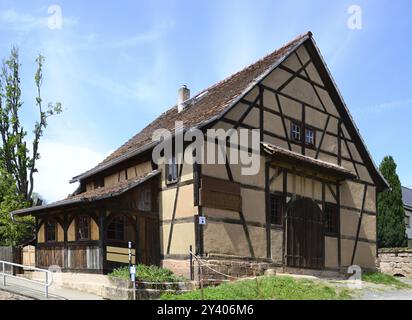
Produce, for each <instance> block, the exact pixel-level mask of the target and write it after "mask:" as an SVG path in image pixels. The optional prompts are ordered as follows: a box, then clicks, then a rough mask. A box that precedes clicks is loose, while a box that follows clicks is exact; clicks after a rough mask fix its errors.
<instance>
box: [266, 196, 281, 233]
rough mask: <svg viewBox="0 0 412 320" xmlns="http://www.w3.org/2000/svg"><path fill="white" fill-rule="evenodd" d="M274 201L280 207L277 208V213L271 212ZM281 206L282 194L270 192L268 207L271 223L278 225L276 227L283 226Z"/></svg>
mask: <svg viewBox="0 0 412 320" xmlns="http://www.w3.org/2000/svg"><path fill="white" fill-rule="evenodd" d="M275 201H276V202H277V204H278V205H279V206H280V208H278V211H279V212H278V213H277V214H273V210H274V203H275ZM283 206H284V196H283V195H279V194H277V193H271V194H270V208H269V215H270V224H271V225H274V226H278V227H282V226H283V213H284V210H283V209H284V208H283Z"/></svg>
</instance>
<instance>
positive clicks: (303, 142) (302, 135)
mask: <svg viewBox="0 0 412 320" xmlns="http://www.w3.org/2000/svg"><path fill="white" fill-rule="evenodd" d="M294 126H296V127H298V128H299V130H300V134H299V136H300V139H299V140H298V139H295V137H294V133H293V132H294V131H293V127H294ZM307 130H311V131H312V132H313V143H307V142H306V131H307ZM290 138H291V140H292V141H294V142H297V143H299V144H300V145H302V146H305V147H308V148H312V149H315V148H316V128H314V127H312V126H308V125H307V124H303V123H302V122H299V121H294V120H291V121H290Z"/></svg>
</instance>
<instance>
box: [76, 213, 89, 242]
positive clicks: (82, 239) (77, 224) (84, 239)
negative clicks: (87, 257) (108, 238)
mask: <svg viewBox="0 0 412 320" xmlns="http://www.w3.org/2000/svg"><path fill="white" fill-rule="evenodd" d="M83 217H86V218H87V227H88V230H87V238H80V236H79V227H80V226H79V220H80V218H83ZM75 231H76V241H90V240H91V238H92V235H91V232H92V228H91V217H90V216H89V215H88V214H81V215H78V216H76V218H75Z"/></svg>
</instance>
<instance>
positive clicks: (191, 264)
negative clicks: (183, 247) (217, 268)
mask: <svg viewBox="0 0 412 320" xmlns="http://www.w3.org/2000/svg"><path fill="white" fill-rule="evenodd" d="M192 252H193V251H192V245H190V246H189V256H190V260H189V262H190V280H192V281H193V280H194V275H193V256H192Z"/></svg>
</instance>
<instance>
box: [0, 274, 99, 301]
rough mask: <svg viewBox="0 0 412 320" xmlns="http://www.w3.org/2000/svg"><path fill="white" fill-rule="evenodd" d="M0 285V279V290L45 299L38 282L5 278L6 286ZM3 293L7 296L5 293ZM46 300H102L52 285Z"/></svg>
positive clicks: (42, 287) (42, 288) (91, 295)
mask: <svg viewBox="0 0 412 320" xmlns="http://www.w3.org/2000/svg"><path fill="white" fill-rule="evenodd" d="M2 285H3V283H2V281H0V290H1V292H4V291H7V292H10V293H12V294H13V293H14V294H17V295H22V296H25V297H29V298H32V299H36V300H46V297H45V293H44V286H41V285H39V284H35V283H31V282H27V281H24V280H23V279H16V278H7V279H6V287H3V286H2ZM3 295H5V296H7V294H6V293H4V294H3ZM0 300H1V299H0ZM47 300H102V297H100V296H97V295H94V294H90V293H85V292H81V291H77V290H72V289H67V288H63V287H60V286H56V285H52V286H51V287H50V288H49V298H48V299H47Z"/></svg>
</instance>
